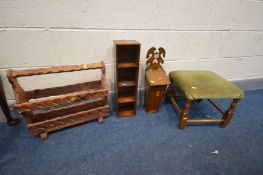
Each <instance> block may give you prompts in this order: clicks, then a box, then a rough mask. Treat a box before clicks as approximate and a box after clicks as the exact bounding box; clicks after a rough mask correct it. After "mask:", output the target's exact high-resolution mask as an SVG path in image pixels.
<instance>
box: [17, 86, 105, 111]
mask: <svg viewBox="0 0 263 175" xmlns="http://www.w3.org/2000/svg"><path fill="white" fill-rule="evenodd" d="M107 95H108V90H107V89H102V90H96V91H89V90H88V91H80V92H73V93H69V94H66V95H60V96H57V97H50V98H41V99H39V100H34V101H31V102H25V103H20V104H16V105H15V107H16V108H17V109H18V111H19V112H30V111H33V110H37V109H42V108H48V107H54V106H58V105H63V104H69V103H72V102H75V101H78V100H83V99H96V98H101V97H104V96H107Z"/></svg>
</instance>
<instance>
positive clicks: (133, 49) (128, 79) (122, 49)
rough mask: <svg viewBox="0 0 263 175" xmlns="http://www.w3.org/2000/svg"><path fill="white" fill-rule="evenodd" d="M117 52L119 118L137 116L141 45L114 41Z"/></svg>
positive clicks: (117, 106)
mask: <svg viewBox="0 0 263 175" xmlns="http://www.w3.org/2000/svg"><path fill="white" fill-rule="evenodd" d="M114 44H115V51H116V57H115V58H116V69H115V70H116V77H115V78H116V85H115V86H116V110H117V116H118V117H127V116H131V115H135V114H136V101H137V88H138V74H139V59H140V47H141V46H140V43H139V42H137V41H135V40H116V41H114Z"/></svg>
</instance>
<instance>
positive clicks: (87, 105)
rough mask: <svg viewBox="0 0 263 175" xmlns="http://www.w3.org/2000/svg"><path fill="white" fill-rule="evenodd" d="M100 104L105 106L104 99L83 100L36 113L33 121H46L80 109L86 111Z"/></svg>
mask: <svg viewBox="0 0 263 175" xmlns="http://www.w3.org/2000/svg"><path fill="white" fill-rule="evenodd" d="M100 106H104V100H97V101H88V102H81V103H78V104H73V105H71V106H67V107H61V108H55V109H51V110H47V111H43V112H39V113H36V114H35V115H34V118H33V121H34V122H40V121H45V120H47V119H52V118H56V117H61V116H64V115H67V114H74V113H77V112H79V111H86V110H89V109H92V108H96V107H100Z"/></svg>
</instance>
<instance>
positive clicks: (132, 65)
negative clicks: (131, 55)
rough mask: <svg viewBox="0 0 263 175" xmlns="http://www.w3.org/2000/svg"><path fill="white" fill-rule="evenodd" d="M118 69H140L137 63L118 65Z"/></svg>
mask: <svg viewBox="0 0 263 175" xmlns="http://www.w3.org/2000/svg"><path fill="white" fill-rule="evenodd" d="M117 67H118V68H130V67H138V65H137V64H136V63H119V64H118V65H117Z"/></svg>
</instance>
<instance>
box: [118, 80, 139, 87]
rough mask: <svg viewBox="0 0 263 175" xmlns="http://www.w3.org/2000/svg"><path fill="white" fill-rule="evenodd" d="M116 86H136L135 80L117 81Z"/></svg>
mask: <svg viewBox="0 0 263 175" xmlns="http://www.w3.org/2000/svg"><path fill="white" fill-rule="evenodd" d="M118 86H119V87H128V86H136V82H135V81H119V83H118Z"/></svg>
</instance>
